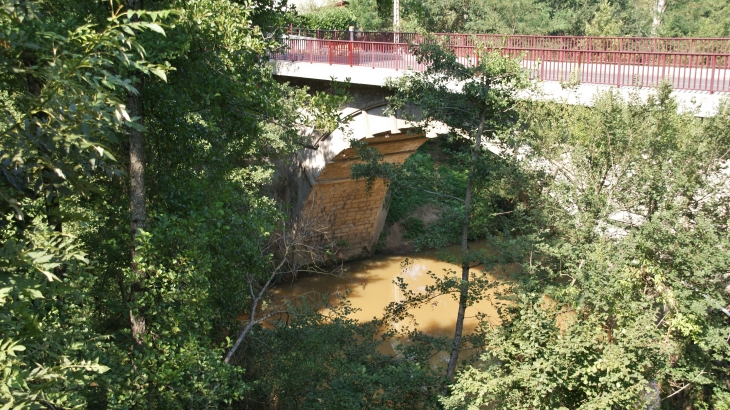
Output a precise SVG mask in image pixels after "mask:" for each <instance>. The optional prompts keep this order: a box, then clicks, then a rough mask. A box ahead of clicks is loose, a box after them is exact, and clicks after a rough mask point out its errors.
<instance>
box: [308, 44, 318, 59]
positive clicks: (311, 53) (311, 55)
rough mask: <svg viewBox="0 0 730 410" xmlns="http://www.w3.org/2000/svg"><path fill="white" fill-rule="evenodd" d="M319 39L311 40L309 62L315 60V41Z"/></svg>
mask: <svg viewBox="0 0 730 410" xmlns="http://www.w3.org/2000/svg"><path fill="white" fill-rule="evenodd" d="M315 41H317V40H309V64H312V63H313V62H314V42H315Z"/></svg>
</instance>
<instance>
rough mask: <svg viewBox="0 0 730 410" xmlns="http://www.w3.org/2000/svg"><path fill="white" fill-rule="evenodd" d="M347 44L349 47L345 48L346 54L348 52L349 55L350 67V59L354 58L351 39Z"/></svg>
mask: <svg viewBox="0 0 730 410" xmlns="http://www.w3.org/2000/svg"><path fill="white" fill-rule="evenodd" d="M348 45H349V48H348V50H347V54H349V56H350V67H352V60H353V58H354V56H353V54H354V48H353V44H352V41H351V42H350V43H349V44H348Z"/></svg>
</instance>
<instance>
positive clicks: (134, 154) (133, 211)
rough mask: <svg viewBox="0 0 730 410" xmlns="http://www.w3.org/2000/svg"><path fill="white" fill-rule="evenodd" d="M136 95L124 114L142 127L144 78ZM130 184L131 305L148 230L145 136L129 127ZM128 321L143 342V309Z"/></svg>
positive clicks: (138, 3) (131, 4) (134, 4)
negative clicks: (140, 237)
mask: <svg viewBox="0 0 730 410" xmlns="http://www.w3.org/2000/svg"><path fill="white" fill-rule="evenodd" d="M127 8H128V9H130V10H141V9H142V0H127ZM135 20H137V17H136V16H133V17H132V21H135ZM135 87H136V88H137V91H138V93H137V94H134V93H129V95H128V96H127V112H128V113H129V116H130V117H137V118H138V120H137V123H138V124H140V125H144V106H143V105H142V95H143V92H144V79H143V78H141V77H140V79H139V81H137V83H136V84H135ZM128 137H129V181H130V190H129V196H130V212H129V216H130V218H129V219H130V220H129V227H130V231H131V232H130V234H131V235H132V252H131V256H132V272H133V273H134V274H135V275H136V278H135V281H134V283H133V284H132V289H131V291H130V293H129V298H130V302H132V303H133V302H134V301H135V299H136V294H137V293H138V292H141V291H142V290H143V287H142V284H141V281H142V279H143V275H144V272H141V271H140V270H139V269H138V268H137V265H136V263H135V262H134V258H135V257H136V256H137V251H136V237H137V234H138V233H139V230H140V229H141V230H144V229H147V196H146V192H145V184H144V173H145V155H144V133H143V132H142V131H139V130H136V129H134V128H131V127H130V128H129V132H128ZM129 321H130V323H131V326H132V337H133V338H134V340H135V341H136V342H137V343H142V336H144V334H145V333H146V327H147V325H146V319H145V316H144V309H142V308H139V312H137V314H135V313H134V311H132V310H130V311H129Z"/></svg>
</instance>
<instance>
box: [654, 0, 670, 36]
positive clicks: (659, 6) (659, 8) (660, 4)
mask: <svg viewBox="0 0 730 410" xmlns="http://www.w3.org/2000/svg"><path fill="white" fill-rule="evenodd" d="M666 9H667V0H656V8H655V9H654V10H652V17H653V20H652V23H651V35H652V36H656V35H657V33H658V32H659V26H661V25H662V17H663V15H664V10H666Z"/></svg>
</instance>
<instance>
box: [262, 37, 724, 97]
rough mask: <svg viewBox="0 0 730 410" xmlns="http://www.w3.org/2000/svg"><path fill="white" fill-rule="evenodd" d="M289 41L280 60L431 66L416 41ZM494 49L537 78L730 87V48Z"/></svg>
mask: <svg viewBox="0 0 730 410" xmlns="http://www.w3.org/2000/svg"><path fill="white" fill-rule="evenodd" d="M390 34H392V33H390ZM348 35H349V33H348ZM295 36H297V35H295ZM297 37H299V36H297ZM454 38H458V37H454ZM584 39H586V38H584ZM588 39H590V38H588ZM602 40H603V38H602ZM609 40H610V39H609ZM286 43H287V45H288V49H286V50H283V51H281V52H280V53H278V54H276V55H275V56H274V58H275V59H277V60H289V61H298V62H308V63H326V64H330V65H332V64H338V65H349V66H361V67H371V68H389V69H395V70H416V71H423V70H425V68H426V67H425V65H423V64H419V63H418V61H417V59H416V57H415V55H414V54H413V53H412V52H411V50H410V47H411V46H410V45H409V44H407V43H403V42H375V41H343V40H327V39H316V38H304V37H299V38H295V37H294V36H290V37H289V38H287V39H286ZM581 44H585V43H581ZM636 44H639V43H636ZM620 46H621V45H620ZM451 49H452V50H453V51H454V53H455V54H456V56H457V57H458V58H459V59H460V60H461V61H462V62H464V63H466V64H475V63H476V60H477V55H476V53H477V52H478V48H477V47H476V46H474V45H471V44H470V45H460V44H459V45H457V44H453V45H451ZM489 49H499V50H500V51H501V52H502V54H503V55H507V56H510V57H513V58H520V59H521V61H522V66H523V67H524V68H526V69H528V70H529V71H530V72H531V75H532V77H533V78H535V79H539V80H543V81H569V80H571V79H574V80H578V81H579V82H581V83H588V84H606V85H614V86H617V87H621V86H627V85H628V86H644V87H655V86H657V85H658V84H659V82H660V81H661V80H663V79H666V80H668V81H669V82H670V83H672V85H673V86H674V88H675V89H680V90H699V91H709V92H711V93H713V92H728V91H730V54H728V53H702V52H691V53H690V52H668V51H661V52H660V51H634V50H595V49H594V50H583V49H580V48H578V49H561V48H549V47H546V48H539V47H522V46H509V47H508V46H497V47H489Z"/></svg>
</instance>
